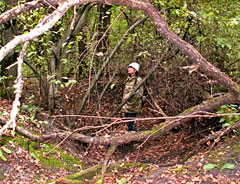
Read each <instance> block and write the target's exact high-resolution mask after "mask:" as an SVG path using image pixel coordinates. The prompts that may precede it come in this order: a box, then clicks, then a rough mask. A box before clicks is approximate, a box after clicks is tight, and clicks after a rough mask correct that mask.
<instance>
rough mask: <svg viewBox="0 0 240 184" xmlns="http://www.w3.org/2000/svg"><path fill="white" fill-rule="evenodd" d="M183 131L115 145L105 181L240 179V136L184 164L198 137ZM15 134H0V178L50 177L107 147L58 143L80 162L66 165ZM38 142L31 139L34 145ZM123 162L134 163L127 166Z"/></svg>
mask: <svg viewBox="0 0 240 184" xmlns="http://www.w3.org/2000/svg"><path fill="white" fill-rule="evenodd" d="M1 103H2V106H1V109H0V110H1V113H2V116H4V115H6V114H7V112H10V108H11V102H10V101H9V100H4V99H2V100H1ZM29 128H30V127H29ZM121 133H124V131H121ZM184 136H185V135H184V134H183V133H182V132H181V131H179V132H170V133H169V134H167V135H165V136H161V137H159V138H158V139H156V140H152V141H147V142H146V143H145V144H144V145H141V144H142V143H137V142H135V143H129V144H126V145H122V146H119V147H118V149H117V150H116V152H115V154H114V155H113V158H112V160H111V161H112V163H121V164H120V167H121V168H122V169H119V168H118V169H116V168H115V169H112V170H111V171H109V172H107V173H106V175H105V179H104V183H120V184H123V183H136V184H137V183H139V184H140V183H189V184H190V183H206V184H207V183H224V184H226V183H229V184H234V183H240V138H239V137H238V136H237V135H232V136H231V138H230V137H228V138H227V137H226V138H224V139H222V140H221V141H220V142H219V143H218V144H217V145H216V147H214V149H213V150H211V151H210V152H208V151H209V146H206V147H205V148H203V149H202V150H201V151H200V152H198V153H197V154H196V155H194V156H193V157H191V158H190V159H188V160H187V161H186V162H185V163H184V164H175V163H177V162H178V161H180V160H181V159H183V158H184V157H185V156H186V155H187V154H188V153H189V152H190V151H191V150H193V148H194V145H196V143H197V139H193V138H186V137H184ZM20 137H21V135H18V134H16V135H14V136H13V135H11V134H10V133H9V134H8V135H6V136H4V137H1V139H0V143H1V145H0V146H1V147H0V153H1V154H2V155H4V156H3V157H2V156H1V158H2V159H0V183H4V184H6V183H9V184H12V183H16V184H19V183H51V182H53V181H56V179H58V178H62V177H66V176H68V175H70V174H73V173H76V172H79V171H81V170H82V169H83V168H90V167H92V166H94V165H96V164H99V163H100V162H102V161H103V158H104V155H105V153H106V151H107V148H106V147H104V146H97V145H83V144H80V143H76V142H69V141H66V142H65V143H64V144H63V145H61V148H62V149H63V150H65V151H64V153H67V152H68V153H69V154H70V155H71V156H72V157H74V158H76V159H77V160H78V161H79V162H75V163H74V164H72V165H71V166H70V167H72V168H71V169H69V168H68V167H67V166H66V165H67V164H69V163H67V164H66V163H64V162H65V161H66V160H64V159H62V160H61V162H62V164H63V165H58V164H56V163H55V164H53V165H51V166H47V164H46V163H43V162H42V161H41V160H40V159H37V157H36V155H35V154H34V153H36V152H33V151H31V149H30V148H31V147H30V146H29V144H30V142H29V141H28V140H26V139H24V141H25V142H27V143H28V147H26V146H24V143H23V144H19V142H18V141H15V140H17V139H19V138H20ZM7 140H8V141H7ZM209 144H211V143H209ZM44 145H45V144H44ZM140 145H141V147H139V146H140ZM42 146H43V144H41V145H35V149H36V150H37V149H38V148H40V147H42ZM26 148H27V149H26ZM66 148H67V149H66ZM50 152H51V151H50ZM1 154H0V155H1ZM46 157H47V156H46ZM60 157H61V155H60V154H59V158H60ZM69 158H70V157H69ZM4 160H5V161H4ZM127 163H133V165H131V166H127ZM139 163H141V164H139ZM166 163H172V166H167V165H164V164H166ZM83 165H84V166H83ZM96 181H97V177H96V176H94V177H93V178H90V179H87V178H85V179H83V183H94V182H96ZM57 183H61V182H60V181H59V182H57Z"/></svg>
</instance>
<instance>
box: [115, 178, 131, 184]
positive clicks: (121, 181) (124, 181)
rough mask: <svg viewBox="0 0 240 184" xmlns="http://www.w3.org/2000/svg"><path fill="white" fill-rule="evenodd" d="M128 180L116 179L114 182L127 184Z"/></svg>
mask: <svg viewBox="0 0 240 184" xmlns="http://www.w3.org/2000/svg"><path fill="white" fill-rule="evenodd" d="M129 179H130V178H127V179H126V178H121V179H120V180H119V179H116V182H117V183H118V184H124V183H127V182H128V181H129Z"/></svg>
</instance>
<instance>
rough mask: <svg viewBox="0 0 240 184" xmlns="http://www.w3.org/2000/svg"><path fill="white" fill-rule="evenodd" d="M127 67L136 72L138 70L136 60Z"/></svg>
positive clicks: (138, 66)
mask: <svg viewBox="0 0 240 184" xmlns="http://www.w3.org/2000/svg"><path fill="white" fill-rule="evenodd" d="M128 67H133V68H134V69H135V70H136V71H137V72H139V69H140V65H139V64H138V63H136V62H133V63H130V64H129V65H128Z"/></svg>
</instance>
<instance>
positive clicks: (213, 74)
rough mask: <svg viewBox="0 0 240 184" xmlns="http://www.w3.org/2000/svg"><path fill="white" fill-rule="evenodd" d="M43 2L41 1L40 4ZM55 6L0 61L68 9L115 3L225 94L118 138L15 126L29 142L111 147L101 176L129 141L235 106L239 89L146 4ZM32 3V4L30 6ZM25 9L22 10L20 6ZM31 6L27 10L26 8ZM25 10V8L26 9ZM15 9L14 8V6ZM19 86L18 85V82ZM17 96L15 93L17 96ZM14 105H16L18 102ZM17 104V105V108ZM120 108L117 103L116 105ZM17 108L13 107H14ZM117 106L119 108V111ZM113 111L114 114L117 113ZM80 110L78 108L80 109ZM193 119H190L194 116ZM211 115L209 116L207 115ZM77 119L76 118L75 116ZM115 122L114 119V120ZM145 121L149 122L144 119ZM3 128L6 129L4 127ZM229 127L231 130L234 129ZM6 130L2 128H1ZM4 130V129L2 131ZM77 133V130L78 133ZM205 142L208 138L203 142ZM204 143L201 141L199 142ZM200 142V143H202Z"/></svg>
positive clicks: (1, 52)
mask: <svg viewBox="0 0 240 184" xmlns="http://www.w3.org/2000/svg"><path fill="white" fill-rule="evenodd" d="M38 2H39V1H32V3H33V4H32V5H31V3H28V4H27V3H26V4H24V5H22V6H21V7H19V8H22V9H21V12H24V11H30V10H32V9H34V8H36V7H38V6H36V3H38ZM42 2H44V1H42ZM56 2H58V3H55V4H54V6H56V8H55V10H54V11H53V12H52V13H50V14H49V15H48V16H46V17H45V18H43V19H42V20H41V21H40V22H39V24H38V25H37V26H36V27H35V28H34V29H33V30H32V31H30V32H29V33H26V34H23V35H18V36H16V37H15V38H14V39H13V40H12V41H10V42H9V43H7V44H6V45H5V46H3V47H2V48H1V49H0V61H2V59H3V58H4V57H5V56H6V55H7V54H8V53H10V52H11V51H12V50H13V49H14V48H15V47H16V46H18V45H19V44H22V43H24V42H27V41H30V40H33V39H35V38H37V37H38V36H40V35H42V34H43V33H44V32H46V31H48V30H49V29H50V28H52V27H53V26H54V25H55V24H56V22H57V21H58V20H59V19H60V18H61V17H62V16H63V15H64V13H65V12H66V11H67V10H68V9H69V8H71V7H73V6H77V5H80V4H84V3H88V2H97V3H103V4H115V5H123V6H126V7H128V8H132V9H137V10H142V11H143V12H144V13H145V14H146V15H147V16H148V17H149V18H150V19H151V20H152V22H153V23H154V24H155V26H156V28H157V30H158V31H159V32H160V33H161V34H162V35H163V37H164V38H165V39H166V40H167V41H168V42H169V43H170V44H173V45H174V46H175V47H176V48H178V49H179V50H180V51H181V52H182V53H183V54H185V55H186V56H187V57H188V58H189V59H190V60H191V61H192V63H193V64H192V65H191V66H186V67H184V68H185V69H186V70H188V71H189V73H190V74H191V73H192V72H194V71H196V70H200V71H201V72H203V73H204V74H205V75H206V76H208V77H210V78H212V79H214V80H216V81H217V82H218V83H219V84H221V85H223V86H224V87H225V88H226V89H228V91H229V93H228V94H227V95H224V96H220V97H218V98H213V99H211V100H208V101H204V102H202V103H201V104H199V105H197V106H195V107H192V108H190V109H187V110H185V111H184V112H183V113H181V114H180V115H181V117H179V118H174V119H171V118H169V117H164V118H165V119H166V121H165V122H164V123H162V124H161V125H160V126H158V127H155V128H154V129H153V130H149V131H143V132H139V133H127V134H124V135H121V136H117V137H115V136H114V137H104V136H102V137H97V136H96V137H91V136H87V135H83V134H80V133H78V130H75V131H73V132H64V133H56V134H49V135H35V134H32V133H30V132H29V131H27V130H26V129H24V128H22V127H20V126H16V130H17V131H18V132H19V133H21V134H22V135H24V136H25V137H27V138H29V139H31V140H32V141H36V142H44V141H47V140H50V139H59V140H65V139H71V140H78V141H81V142H84V143H88V144H90V143H94V144H99V145H111V146H110V148H109V152H108V153H107V155H106V158H105V161H104V164H103V167H102V173H103V176H104V172H105V171H106V167H107V163H108V161H109V160H110V159H111V155H112V154H113V153H114V151H115V150H116V148H117V147H118V146H119V145H121V144H125V143H129V142H131V141H145V140H151V139H155V138H157V137H158V136H160V135H164V134H166V133H167V132H169V131H170V130H171V129H173V128H175V127H178V126H180V125H181V124H183V123H185V122H186V121H189V120H190V119H192V117H193V115H196V116H199V117H201V116H203V115H202V113H203V112H214V110H215V109H216V108H218V107H220V106H221V105H224V104H231V103H239V102H240V86H239V85H238V84H237V83H236V82H234V81H233V80H231V79H230V78H229V77H228V76H227V75H226V74H224V73H223V72H221V71H220V70H219V69H218V68H216V67H215V66H213V65H212V64H211V63H210V62H209V61H207V60H206V59H205V58H204V57H203V56H202V55H201V54H200V53H199V52H198V51H197V50H196V49H195V48H194V47H193V46H192V45H190V44H189V43H187V42H185V41H183V40H182V39H181V38H179V37H178V36H177V35H176V34H174V33H173V32H172V31H171V30H170V29H169V28H168V26H167V23H166V22H165V21H164V20H163V18H162V16H161V14H160V13H159V12H158V11H157V10H156V9H155V7H154V6H153V5H152V4H151V3H150V2H149V1H140V0H129V1H126V0H118V1H116V0H108V1H105V0H74V1H72V0H61V1H56ZM34 3H35V4H34ZM24 6H25V7H24ZM29 6H31V7H29ZM26 7H28V8H26ZM16 8H18V7H16ZM11 11H12V12H14V14H11V13H9V12H11ZM6 15H11V17H10V18H9V19H11V18H13V17H14V16H17V15H19V14H18V13H17V11H16V10H14V11H13V10H10V11H8V12H6V14H4V18H3V16H2V17H1V16H0V19H1V21H2V22H4V21H6V20H9V19H8V18H6V17H5V16H6ZM19 84H20V83H19ZM18 95H19V94H18ZM17 103H19V104H20V102H19V101H18V102H17ZM19 104H18V106H19ZM120 105H121V104H120ZM18 106H16V107H14V108H18ZM120 108H121V107H119V109H120ZM119 109H117V111H118V110H119ZM80 110H81V109H80ZM80 110H79V111H80ZM196 116H194V117H196ZM210 116H213V115H210ZM76 117H77V116H76ZM116 120H117V119H116ZM148 120H149V119H148ZM118 121H121V122H123V121H122V120H121V119H118ZM238 125H239V122H238V123H237V124H236V127H238ZM10 126H11V124H10V123H9V125H8V127H10ZM8 127H7V128H8ZM236 127H232V128H236ZM232 128H230V129H228V130H227V129H223V130H221V132H220V133H219V136H223V135H225V134H226V133H228V132H229V131H230V130H232ZM5 129H6V128H5ZM5 129H4V130H5ZM79 131H80V130H79ZM205 140H209V139H205ZM202 142H204V140H203V141H202ZM202 142H201V144H202Z"/></svg>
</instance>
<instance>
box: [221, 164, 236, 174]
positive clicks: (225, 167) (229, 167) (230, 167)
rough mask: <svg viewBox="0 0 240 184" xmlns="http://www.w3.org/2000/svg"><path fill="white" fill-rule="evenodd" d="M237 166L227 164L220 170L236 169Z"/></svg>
mask: <svg viewBox="0 0 240 184" xmlns="http://www.w3.org/2000/svg"><path fill="white" fill-rule="evenodd" d="M234 168H235V166H234V165H233V164H228V163H227V164H225V165H224V166H223V167H222V168H221V169H220V172H222V170H223V169H234Z"/></svg>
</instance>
